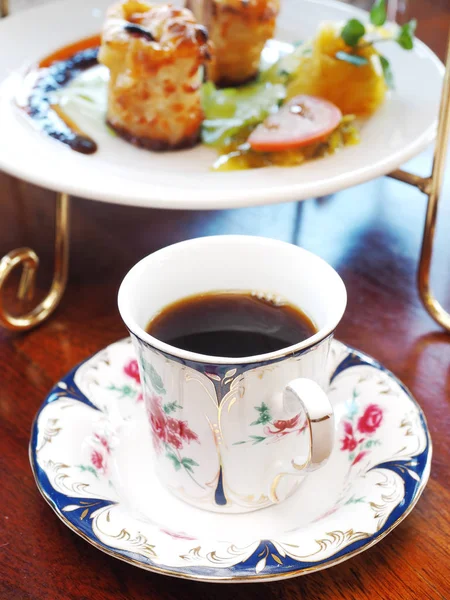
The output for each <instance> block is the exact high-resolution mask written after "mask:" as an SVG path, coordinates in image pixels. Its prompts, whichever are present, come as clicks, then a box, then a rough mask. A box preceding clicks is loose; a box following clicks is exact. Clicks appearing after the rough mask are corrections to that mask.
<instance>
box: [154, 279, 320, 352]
mask: <svg viewBox="0 0 450 600" xmlns="http://www.w3.org/2000/svg"><path fill="white" fill-rule="evenodd" d="M146 331H147V332H148V333H149V334H150V335H152V336H153V337H155V338H157V339H159V340H161V341H162V342H166V343H167V344H170V345H171V346H175V347H176V348H180V349H182V350H189V351H191V352H197V353H199V354H208V355H211V356H226V357H231V358H237V357H241V358H242V357H246V356H254V355H257V354H265V353H267V352H274V351H276V350H280V349H282V348H286V347H287V346H291V345H293V344H297V343H299V342H302V341H303V340H305V339H307V338H309V337H311V336H312V335H314V333H316V331H317V328H316V327H315V326H314V324H313V323H312V322H311V320H310V319H309V317H307V315H305V313H303V311H302V310H300V309H299V308H298V307H296V306H294V305H292V304H289V303H274V302H270V301H268V300H266V299H261V298H259V297H258V296H256V295H255V294H252V293H250V292H248V293H247V292H237V291H236V292H234V291H224V292H210V293H207V294H198V295H195V296H189V297H187V298H183V299H181V300H178V301H177V302H174V303H173V304H170V305H169V306H167V307H165V308H164V309H163V310H162V311H161V312H160V313H158V314H157V315H156V316H155V317H154V318H153V319H152V320H151V321H150V322H149V324H148V326H147V328H146Z"/></svg>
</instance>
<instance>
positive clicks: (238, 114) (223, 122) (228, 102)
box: [202, 81, 286, 147]
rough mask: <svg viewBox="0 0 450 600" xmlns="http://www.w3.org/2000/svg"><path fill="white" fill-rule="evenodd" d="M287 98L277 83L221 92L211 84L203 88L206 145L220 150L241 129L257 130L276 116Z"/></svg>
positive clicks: (204, 140) (204, 85)
mask: <svg viewBox="0 0 450 600" xmlns="http://www.w3.org/2000/svg"><path fill="white" fill-rule="evenodd" d="M285 97H286V88H285V87H284V86H283V85H281V84H278V83H277V84H272V83H269V82H255V83H250V84H247V85H245V86H242V87H239V88H226V89H222V90H218V89H217V88H216V86H215V85H214V84H213V83H212V82H210V81H209V82H208V83H205V84H203V86H202V106H203V110H204V113H205V120H204V121H203V124H202V141H203V143H204V144H207V145H210V146H219V147H220V146H222V145H223V144H224V143H226V141H227V140H228V139H230V138H232V137H234V136H236V135H237V134H238V133H239V131H241V130H242V129H245V128H248V127H253V128H254V127H256V125H257V124H258V123H261V122H262V121H264V119H265V118H266V117H267V116H268V115H269V114H270V113H271V112H276V110H277V109H278V106H279V105H280V104H281V103H282V101H283V100H284V99H285Z"/></svg>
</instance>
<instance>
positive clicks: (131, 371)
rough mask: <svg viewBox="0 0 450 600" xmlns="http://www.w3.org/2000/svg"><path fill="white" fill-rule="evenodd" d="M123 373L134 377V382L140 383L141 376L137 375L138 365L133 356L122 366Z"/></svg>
mask: <svg viewBox="0 0 450 600" xmlns="http://www.w3.org/2000/svg"><path fill="white" fill-rule="evenodd" d="M123 371H124V373H125V375H128V377H131V379H134V380H135V382H136V383H141V377H140V375H139V365H138V361H137V360H136V359H135V358H132V359H131V360H130V361H129V362H128V363H127V364H126V365H125V366H124V368H123Z"/></svg>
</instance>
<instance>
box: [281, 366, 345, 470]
mask: <svg viewBox="0 0 450 600" xmlns="http://www.w3.org/2000/svg"><path fill="white" fill-rule="evenodd" d="M283 406H284V410H285V412H286V413H287V414H291V415H296V414H298V413H299V408H300V409H302V410H303V411H304V413H305V415H306V420H307V422H308V430H309V454H308V456H307V457H303V458H301V459H300V458H299V457H296V458H294V459H292V461H291V467H292V469H290V473H291V474H297V475H304V474H305V472H311V471H315V470H316V469H319V468H320V467H322V466H323V465H324V464H325V462H326V461H327V460H328V458H329V456H330V454H331V451H332V450H333V445H334V413H333V408H332V406H331V403H330V401H329V399H328V396H327V395H326V393H325V392H324V391H323V390H322V388H321V387H320V385H318V384H317V383H316V382H315V381H313V380H312V379H303V378H299V379H294V380H293V381H291V382H290V383H288V385H287V386H286V387H285V389H284V394H283Z"/></svg>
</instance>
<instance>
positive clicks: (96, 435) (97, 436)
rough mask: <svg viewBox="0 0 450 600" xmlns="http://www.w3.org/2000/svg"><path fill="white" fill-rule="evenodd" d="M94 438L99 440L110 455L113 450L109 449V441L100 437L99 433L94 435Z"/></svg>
mask: <svg viewBox="0 0 450 600" xmlns="http://www.w3.org/2000/svg"><path fill="white" fill-rule="evenodd" d="M94 438H95V439H96V440H97V442H100V444H101V445H102V446H103V448H104V449H105V450H106V452H107V453H108V454H110V452H111V448H110V447H109V444H108V440H107V439H106V438H105V437H104V436H103V435H99V434H98V433H95V434H94Z"/></svg>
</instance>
